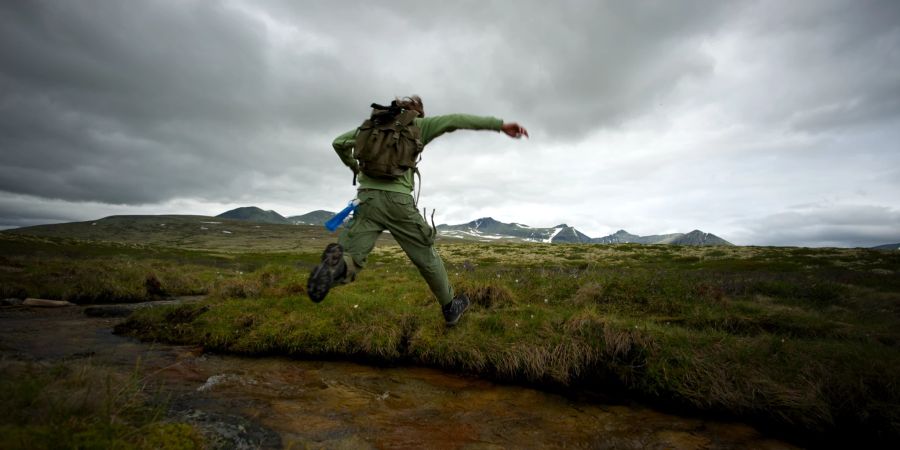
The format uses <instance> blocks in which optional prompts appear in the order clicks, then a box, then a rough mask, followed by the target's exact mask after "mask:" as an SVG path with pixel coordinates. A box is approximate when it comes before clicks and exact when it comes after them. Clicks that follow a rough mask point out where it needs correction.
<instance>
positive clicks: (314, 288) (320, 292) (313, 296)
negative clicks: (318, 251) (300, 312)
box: [306, 262, 332, 303]
mask: <svg viewBox="0 0 900 450" xmlns="http://www.w3.org/2000/svg"><path fill="white" fill-rule="evenodd" d="M331 285H332V279H331V270H330V269H329V267H328V264H327V263H325V262H323V263H321V264H319V265H318V266H316V268H315V269H313V270H312V272H311V273H310V274H309V281H308V282H307V283H306V293H307V294H309V299H310V300H312V301H313V302H314V303H319V302H321V301H322V300H325V296H326V295H328V291H329V290H331Z"/></svg>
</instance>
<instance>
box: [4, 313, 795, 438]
mask: <svg viewBox="0 0 900 450" xmlns="http://www.w3.org/2000/svg"><path fill="white" fill-rule="evenodd" d="M84 310H85V307H81V306H72V307H65V308H56V309H49V308H45V309H41V308H26V307H3V308H0V361H3V360H19V361H21V360H26V361H43V362H52V361H58V360H71V359H81V358H84V359H90V360H91V362H92V363H94V364H97V365H102V366H105V367H111V368H114V369H115V370H121V371H122V372H123V373H133V372H134V371H135V370H137V371H138V372H139V373H140V375H141V376H142V377H144V378H145V379H146V380H147V381H149V382H150V383H151V384H152V385H153V386H155V387H156V388H157V389H158V390H159V391H160V392H161V393H162V394H164V397H166V398H168V409H169V415H170V416H171V417H172V418H173V419H175V420H180V421H185V422H189V423H192V424H194V425H195V426H196V427H197V428H198V429H199V430H200V431H201V433H202V434H203V435H204V437H205V438H206V441H207V443H208V444H209V446H210V447H213V448H328V449H332V448H347V449H357V448H362V449H364V448H385V449H390V448H435V449H500V448H639V449H640V448H681V449H716V448H767V449H782V448H793V447H791V446H790V445H789V444H786V443H784V442H781V441H778V440H775V439H771V438H768V437H766V436H764V435H763V434H761V433H760V432H759V431H757V430H756V429H754V428H753V427H751V426H749V425H745V424H740V423H730V422H718V421H715V420H711V419H703V418H696V417H680V416H677V415H671V414H666V413H662V412H659V411H655V410H653V409H651V408H648V407H645V406H641V405H638V404H631V403H624V404H623V402H615V403H613V404H599V403H596V402H589V401H583V400H579V399H574V398H570V397H563V396H560V395H555V394H551V393H546V392H542V391H538V390H534V389H529V388H524V387H520V386H508V385H501V384H496V383H492V382H488V381H484V380H479V379H475V378H471V377H464V376H457V375H452V374H446V373H443V372H439V371H436V370H432V369H425V368H410V367H402V368H384V367H371V366H366V365H359V364H353V363H348V362H334V361H328V362H322V361H302V360H292V359H287V358H277V357H264V358H243V357H237V356H229V355H217V354H209V353H207V354H204V353H202V352H201V351H200V350H199V349H196V348H191V347H184V346H173V345H160V344H148V343H141V342H138V341H137V340H134V339H129V338H124V337H120V336H116V335H114V334H113V333H112V327H113V326H114V325H115V324H116V323H118V321H120V320H121V319H117V318H95V317H88V316H86V315H85V314H84Z"/></svg>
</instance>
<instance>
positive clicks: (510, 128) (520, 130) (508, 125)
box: [500, 122, 528, 139]
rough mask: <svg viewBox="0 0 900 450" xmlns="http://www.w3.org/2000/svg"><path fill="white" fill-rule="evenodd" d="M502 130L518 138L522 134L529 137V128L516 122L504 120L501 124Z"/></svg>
mask: <svg viewBox="0 0 900 450" xmlns="http://www.w3.org/2000/svg"><path fill="white" fill-rule="evenodd" d="M500 130H501V131H503V132H504V133H506V135H507V136H509V137H511V138H516V139H518V138H520V137H522V136H525V137H528V130H526V129H525V127H523V126H522V125H519V124H518V123H516V122H504V123H503V125H501V126H500Z"/></svg>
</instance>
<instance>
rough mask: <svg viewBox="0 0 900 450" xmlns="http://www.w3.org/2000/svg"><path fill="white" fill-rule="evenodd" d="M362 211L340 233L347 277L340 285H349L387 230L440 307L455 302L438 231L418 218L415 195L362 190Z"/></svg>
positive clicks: (357, 209)
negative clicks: (438, 247) (439, 249)
mask: <svg viewBox="0 0 900 450" xmlns="http://www.w3.org/2000/svg"><path fill="white" fill-rule="evenodd" d="M357 198H358V199H359V202H360V203H359V207H357V208H356V212H354V213H353V219H351V220H350V222H349V223H347V226H346V227H345V228H344V230H343V231H342V232H341V235H340V237H339V238H338V243H339V244H341V247H343V248H344V262H346V263H347V275H346V276H345V277H344V279H343V280H338V282H339V283H349V282H351V281H353V279H354V278H356V273H357V272H359V271H360V270H362V268H363V267H365V265H366V259H367V257H368V256H369V253H370V252H371V251H372V249H373V248H374V247H375V240H376V239H378V236H379V235H381V232H382V231H384V230H388V231H390V232H391V235H392V236H393V237H394V240H396V241H397V243H398V244H400V248H402V249H403V251H404V252H406V256H408V257H409V259H410V260H411V261H412V262H413V264H415V265H416V267H417V268H418V269H419V273H421V274H422V277H423V278H425V282H427V283H428V287H430V288H431V292H433V293H434V296H435V297H437V299H438V302H440V304H441V305H446V304H447V303H450V301H452V300H453V288H451V287H450V280H449V279H448V278H447V270H446V269H445V268H444V262H443V261H442V260H441V257H440V256H438V254H437V252H436V251H435V250H434V237H435V231H434V229H432V228H431V226H429V225H428V223H427V222H425V219H424V218H422V216H421V215H419V211H418V210H417V209H416V206H415V205H414V203H413V198H412V195H409V194H402V193H399V192H390V191H381V190H377V189H362V190H360V191H359V195H358V196H357Z"/></svg>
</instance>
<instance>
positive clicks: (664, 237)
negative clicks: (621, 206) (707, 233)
mask: <svg viewBox="0 0 900 450" xmlns="http://www.w3.org/2000/svg"><path fill="white" fill-rule="evenodd" d="M682 236H684V234H683V233H673V234H654V235H650V236H638V235H636V234H631V233H629V232H627V231H625V230H619V231H616V232H615V233H613V234H610V235H609V236H604V237H601V238H594V239H591V243H594V244H671V243H672V241H674V240H675V239H678V238H680V237H682Z"/></svg>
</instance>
